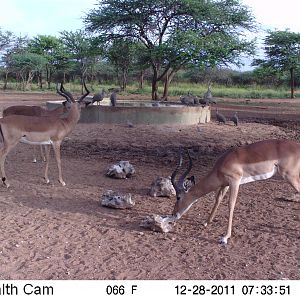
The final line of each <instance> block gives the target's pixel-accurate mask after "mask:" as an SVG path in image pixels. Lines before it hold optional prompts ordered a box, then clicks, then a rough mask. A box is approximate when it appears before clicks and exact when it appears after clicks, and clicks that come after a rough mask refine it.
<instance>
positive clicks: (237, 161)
mask: <svg viewBox="0 0 300 300" xmlns="http://www.w3.org/2000/svg"><path fill="white" fill-rule="evenodd" d="M188 156H189V166H188V169H187V170H186V171H185V172H184V173H183V175H182V176H180V178H179V180H178V181H177V182H176V180H175V177H176V176H177V173H178V172H179V169H180V168H181V165H182V153H181V154H180V161H179V164H178V166H177V168H176V169H175V170H174V172H173V174H172V176H171V180H172V184H173V186H174V188H175V191H176V198H177V200H176V203H175V206H174V209H173V215H172V217H171V219H170V220H172V221H177V220H178V219H180V218H181V216H182V215H183V214H184V213H185V212H187V211H188V209H189V208H190V207H191V206H192V204H193V203H194V202H196V201H197V200H198V199H199V198H200V197H202V196H204V195H206V194H208V193H210V192H213V191H217V192H216V200H215V204H214V206H213V209H212V211H211V213H210V215H209V217H208V220H207V222H206V223H205V224H204V225H205V226H207V225H208V224H209V223H211V222H212V220H213V219H214V217H215V214H216V211H217V209H218V207H219V204H220V203H221V201H222V199H223V198H224V196H225V194H226V192H227V191H228V190H229V218H228V227H227V233H226V235H225V236H224V237H222V239H221V241H220V242H221V243H223V244H227V241H228V239H229V238H230V237H231V231H232V219H233V211H234V207H235V204H236V199H237V196H238V191H239V186H240V185H241V184H245V183H249V182H253V181H256V180H263V179H268V178H271V177H272V176H273V175H274V174H276V173H278V174H279V175H281V176H282V178H283V179H285V180H286V181H287V182H288V183H290V184H291V186H292V187H293V188H294V189H295V190H296V192H297V193H300V177H299V176H300V144H299V143H296V142H294V141H290V140H264V141H260V142H256V143H253V144H250V145H246V146H241V147H237V148H233V149H230V150H228V151H227V152H225V153H224V154H223V155H222V156H221V157H220V158H219V159H218V160H217V161H216V163H215V165H214V167H213V168H212V170H211V171H210V172H209V173H208V174H207V175H206V176H204V177H203V178H201V179H200V180H199V181H197V182H195V178H194V177H193V176H192V177H190V178H189V179H188V182H189V183H190V187H189V188H187V186H186V184H184V182H185V178H186V176H187V175H188V174H189V172H190V171H191V169H192V159H191V157H190V154H189V153H188Z"/></svg>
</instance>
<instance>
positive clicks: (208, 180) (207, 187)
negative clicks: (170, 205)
mask: <svg viewBox="0 0 300 300" xmlns="http://www.w3.org/2000/svg"><path fill="white" fill-rule="evenodd" d="M219 186H221V182H220V181H219V180H218V178H216V176H215V175H213V174H211V173H210V174H208V175H207V176H205V177H203V178H201V179H200V181H199V182H197V183H196V184H195V185H194V186H192V187H191V188H190V190H189V191H188V192H187V193H185V194H183V195H182V197H181V199H179V200H177V201H176V203H175V206H174V209H173V216H175V217H176V219H179V218H181V216H182V215H183V214H184V213H185V212H187V211H188V210H189V208H190V207H191V206H192V204H193V203H194V202H196V201H197V200H198V199H199V198H201V197H202V196H204V195H206V194H208V193H210V192H212V191H215V190H216V189H217V188H218V187H219Z"/></svg>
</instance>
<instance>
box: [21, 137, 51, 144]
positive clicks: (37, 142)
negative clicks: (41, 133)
mask: <svg viewBox="0 0 300 300" xmlns="http://www.w3.org/2000/svg"><path fill="white" fill-rule="evenodd" d="M20 142H21V143H24V144H30V145H51V144H52V141H51V140H47V141H30V140H27V139H26V137H25V136H22V137H21V139H20Z"/></svg>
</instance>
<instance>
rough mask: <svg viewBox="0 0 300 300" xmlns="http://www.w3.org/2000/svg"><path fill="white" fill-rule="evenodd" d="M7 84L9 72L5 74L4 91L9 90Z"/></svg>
mask: <svg viewBox="0 0 300 300" xmlns="http://www.w3.org/2000/svg"><path fill="white" fill-rule="evenodd" d="M7 82H8V72H5V77H4V85H3V90H4V91H5V90H6V89H7Z"/></svg>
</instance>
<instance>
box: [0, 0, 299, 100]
mask: <svg viewBox="0 0 300 300" xmlns="http://www.w3.org/2000/svg"><path fill="white" fill-rule="evenodd" d="M128 11H130V14H128ZM220 12H222V13H220ZM116 16H117V17H116ZM85 24H86V27H85V28H84V29H81V30H77V31H71V32H67V31H64V32H61V33H60V35H59V36H58V37H56V36H45V35H38V36H35V37H33V38H29V37H27V36H16V35H14V34H13V33H12V32H7V31H4V30H1V28H0V88H2V89H4V90H6V89H20V90H24V91H26V90H41V91H44V90H49V89H50V90H51V89H53V88H54V83H55V82H58V81H62V80H63V81H65V82H71V83H72V88H73V89H79V84H80V82H81V81H82V78H85V80H86V81H87V82H88V83H89V84H90V86H91V89H92V90H94V91H98V90H100V89H102V87H104V88H109V87H112V86H119V87H120V89H121V90H122V91H124V92H127V93H143V94H151V95H152V99H164V100H166V99H167V97H168V96H179V95H183V94H185V93H187V92H191V93H193V94H195V95H198V96H202V95H203V94H204V92H205V91H206V90H207V86H208V84H209V83H212V90H213V95H214V96H216V97H233V98H286V97H289V96H290V97H292V98H293V97H299V91H298V90H297V87H299V86H300V33H293V32H289V31H274V32H268V35H267V36H266V39H265V45H264V51H265V58H264V59H258V58H255V41H246V40H245V39H244V38H243V36H244V34H241V33H242V32H245V31H254V30H255V29H256V24H255V20H254V18H253V16H252V15H251V14H250V12H249V11H248V10H247V8H246V7H244V6H243V5H242V4H241V3H240V1H238V0H210V1H199V0H177V1H168V0H158V1H150V0H149V1H146V0H145V1H134V0H123V1H114V0H103V1H98V4H97V5H96V6H95V9H93V10H91V11H90V12H88V13H87V14H86V17H85ZM242 55H251V56H252V57H253V58H254V60H253V65H255V66H256V67H255V69H254V70H253V71H247V72H239V71H235V70H233V69H232V68H233V67H234V66H240V65H241V57H242ZM160 97H161V98H160Z"/></svg>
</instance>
